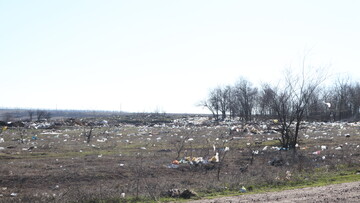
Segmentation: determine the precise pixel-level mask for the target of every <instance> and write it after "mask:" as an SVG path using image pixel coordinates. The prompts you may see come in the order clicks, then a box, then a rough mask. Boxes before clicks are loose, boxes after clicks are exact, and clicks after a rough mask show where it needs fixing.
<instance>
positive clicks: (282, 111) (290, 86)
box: [271, 63, 326, 149]
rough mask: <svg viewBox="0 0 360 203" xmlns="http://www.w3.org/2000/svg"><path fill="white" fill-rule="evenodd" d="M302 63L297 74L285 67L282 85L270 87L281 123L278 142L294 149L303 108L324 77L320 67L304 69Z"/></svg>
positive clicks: (275, 109) (303, 113) (303, 114)
mask: <svg viewBox="0 0 360 203" xmlns="http://www.w3.org/2000/svg"><path fill="white" fill-rule="evenodd" d="M304 64H305V63H303V66H302V68H301V72H300V73H297V74H294V72H293V71H292V70H291V69H287V70H286V72H285V76H284V78H285V81H284V84H283V86H279V87H276V88H272V90H273V92H274V94H273V98H272V99H271V102H272V107H273V109H274V111H275V112H276V114H277V118H278V120H279V122H280V125H281V129H280V132H281V139H280V142H281V144H282V146H283V147H285V148H294V149H295V145H296V144H297V142H298V135H299V130H300V125H301V122H302V121H303V119H304V116H305V110H306V108H307V107H308V105H309V103H310V100H311V98H312V96H313V95H314V93H315V91H316V90H317V89H318V88H319V85H320V84H321V83H322V82H323V81H324V80H325V79H326V74H324V73H323V71H322V72H320V71H321V69H314V68H312V67H310V68H309V70H305V66H304Z"/></svg>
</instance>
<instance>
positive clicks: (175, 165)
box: [167, 164, 179, 168]
mask: <svg viewBox="0 0 360 203" xmlns="http://www.w3.org/2000/svg"><path fill="white" fill-rule="evenodd" d="M167 167H168V168H179V165H177V164H170V165H168V166H167Z"/></svg>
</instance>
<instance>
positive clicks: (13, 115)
mask: <svg viewBox="0 0 360 203" xmlns="http://www.w3.org/2000/svg"><path fill="white" fill-rule="evenodd" d="M119 114H120V112H116V111H94V110H44V109H6V108H3V109H0V120H1V121H14V120H31V121H37V120H43V119H50V118H86V117H106V116H112V115H119ZM122 114H126V113H124V112H122Z"/></svg>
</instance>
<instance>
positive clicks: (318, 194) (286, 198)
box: [191, 182, 360, 203]
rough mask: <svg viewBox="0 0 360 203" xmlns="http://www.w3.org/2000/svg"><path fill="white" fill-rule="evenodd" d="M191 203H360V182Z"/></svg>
mask: <svg viewBox="0 0 360 203" xmlns="http://www.w3.org/2000/svg"><path fill="white" fill-rule="evenodd" d="M191 202H194V203H195V202H208V203H210V202H212V203H216V202H360V182H352V183H342V184H335V185H328V186H322V187H310V188H302V189H295V190H285V191H281V192H267V193H262V194H249V195H240V196H234V197H222V198H216V199H211V200H205V199H203V200H196V201H191Z"/></svg>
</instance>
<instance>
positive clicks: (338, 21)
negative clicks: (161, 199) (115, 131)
mask: <svg viewBox="0 0 360 203" xmlns="http://www.w3.org/2000/svg"><path fill="white" fill-rule="evenodd" d="M359 9H360V1H356V0H352V1H351V0H342V1H340V0H337V1H335V0H332V1H331V0H302V1H295V0H272V1H268V0H254V1H248V0H246V1H245V0H244V1H241V0H224V1H214V0H195V1H194V0H191V1H190V0H183V1H178V0H162V1H159V0H151V1H149V0H142V1H140V0H131V1H121V0H116V1H115V0H114V1H110V0H106V1H100V0H97V1H95V0H75V1H74V0H58V1H48V0H0V70H1V72H0V75H1V79H0V87H1V92H2V94H1V97H0V107H23V108H51V109H52V108H56V107H57V108H58V109H89V110H94V109H99V110H119V109H120V106H121V110H123V111H132V112H144V111H147V112H151V111H154V110H155V109H159V110H161V111H166V112H168V113H171V112H174V113H195V112H204V110H202V109H201V108H199V107H196V106H195V104H196V103H197V102H199V101H200V100H202V99H204V98H205V97H206V96H207V94H208V91H209V89H210V88H213V87H216V86H217V85H227V84H234V83H235V81H236V80H237V79H238V78H239V77H241V76H243V77H245V78H247V79H249V80H250V81H252V82H253V83H258V82H261V81H263V82H265V81H274V80H275V81H276V80H279V78H280V76H279V74H281V73H282V70H283V69H284V68H286V67H289V66H291V67H294V68H296V67H297V65H298V63H299V59H300V58H301V57H302V56H303V55H304V53H307V52H309V51H310V54H309V56H308V57H307V61H308V63H309V64H311V65H313V66H315V67H316V66H325V67H329V68H331V69H332V72H333V73H346V74H349V75H350V76H351V77H352V79H353V80H359V79H360V69H359V68H360V60H359V56H360V55H359V54H360V40H359V36H360V12H359Z"/></svg>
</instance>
